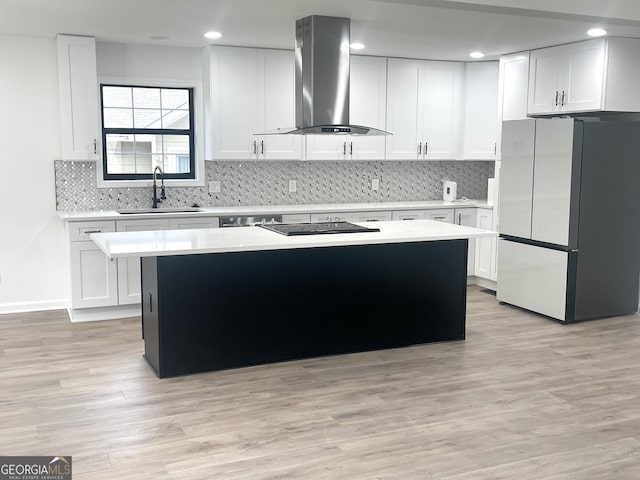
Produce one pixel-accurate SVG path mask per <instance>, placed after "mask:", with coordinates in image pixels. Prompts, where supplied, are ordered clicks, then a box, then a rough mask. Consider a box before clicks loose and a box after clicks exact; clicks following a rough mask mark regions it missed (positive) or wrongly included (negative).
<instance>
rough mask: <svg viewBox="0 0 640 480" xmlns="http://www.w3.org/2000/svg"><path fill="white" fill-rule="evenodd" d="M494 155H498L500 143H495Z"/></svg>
mask: <svg viewBox="0 0 640 480" xmlns="http://www.w3.org/2000/svg"><path fill="white" fill-rule="evenodd" d="M493 154H494V155H497V154H498V142H493Z"/></svg>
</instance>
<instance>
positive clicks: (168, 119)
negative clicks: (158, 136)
mask: <svg viewBox="0 0 640 480" xmlns="http://www.w3.org/2000/svg"><path fill="white" fill-rule="evenodd" d="M162 128H171V129H174V130H189V111H188V110H168V111H167V110H163V111H162Z"/></svg>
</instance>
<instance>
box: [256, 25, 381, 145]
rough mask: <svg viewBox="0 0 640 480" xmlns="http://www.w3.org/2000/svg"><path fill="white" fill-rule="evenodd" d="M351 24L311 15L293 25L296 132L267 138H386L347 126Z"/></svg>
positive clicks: (283, 131) (371, 130) (284, 130)
mask: <svg viewBox="0 0 640 480" xmlns="http://www.w3.org/2000/svg"><path fill="white" fill-rule="evenodd" d="M350 37H351V20H350V19H349V18H341V17H325V16H320V15H311V16H309V17H305V18H301V19H300V20H297V21H296V52H295V63H296V65H295V68H296V71H295V75H296V77H295V98H296V128H295V129H291V128H282V129H277V130H274V131H270V132H265V133H267V134H298V135H309V134H320V135H336V134H338V135H339V134H343V135H390V133H388V132H385V131H383V130H379V129H377V128H373V127H366V126H362V125H351V124H350V123H349V88H350V85H349V70H350V47H349V45H350V43H351V39H350Z"/></svg>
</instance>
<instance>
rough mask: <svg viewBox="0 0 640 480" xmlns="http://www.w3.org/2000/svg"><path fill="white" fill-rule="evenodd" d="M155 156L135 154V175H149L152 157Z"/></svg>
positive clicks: (151, 170) (152, 164) (152, 165)
mask: <svg viewBox="0 0 640 480" xmlns="http://www.w3.org/2000/svg"><path fill="white" fill-rule="evenodd" d="M155 156H156V155H149V154H145V153H142V154H140V153H137V152H136V173H151V172H153V167H154V166H155V165H154V163H153V157H155Z"/></svg>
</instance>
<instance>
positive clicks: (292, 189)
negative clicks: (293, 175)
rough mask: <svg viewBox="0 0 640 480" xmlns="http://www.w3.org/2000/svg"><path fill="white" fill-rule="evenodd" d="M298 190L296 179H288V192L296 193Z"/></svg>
mask: <svg viewBox="0 0 640 480" xmlns="http://www.w3.org/2000/svg"><path fill="white" fill-rule="evenodd" d="M297 191H298V181H297V180H289V193H296V192H297Z"/></svg>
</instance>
